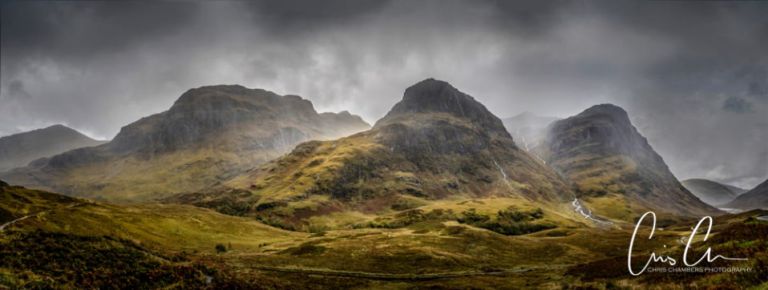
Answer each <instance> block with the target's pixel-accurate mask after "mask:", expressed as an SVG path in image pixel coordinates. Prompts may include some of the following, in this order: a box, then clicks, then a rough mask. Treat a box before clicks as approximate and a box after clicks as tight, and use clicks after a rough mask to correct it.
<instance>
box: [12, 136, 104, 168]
mask: <svg viewBox="0 0 768 290" xmlns="http://www.w3.org/2000/svg"><path fill="white" fill-rule="evenodd" d="M102 143H104V141H97V140H93V139H91V138H90V137H88V136H85V135H83V134H82V133H80V132H78V131H75V130H73V129H71V128H68V127H66V126H63V125H54V126H50V127H47V128H43V129H38V130H33V131H29V132H24V133H19V134H14V135H10V136H5V137H1V138H0V172H3V171H6V170H9V169H12V168H16V167H22V166H25V165H27V164H29V162H31V161H33V160H36V159H39V158H43V157H49V156H52V155H56V154H59V153H62V152H65V151H69V150H72V149H75V148H80V147H88V146H96V145H99V144H102Z"/></svg>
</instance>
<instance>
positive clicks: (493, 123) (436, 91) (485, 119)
mask: <svg viewBox="0 0 768 290" xmlns="http://www.w3.org/2000/svg"><path fill="white" fill-rule="evenodd" d="M430 113H446V114H451V115H453V116H454V117H458V118H462V119H467V120H469V121H471V122H472V123H474V124H476V125H478V126H480V127H482V128H485V129H489V130H501V131H505V130H504V125H502V123H501V120H500V119H499V118H498V117H496V116H495V115H493V113H491V112H490V111H488V109H486V108H485V106H484V105H483V104H481V103H480V102H478V101H477V100H475V99H474V98H473V97H472V96H470V95H467V94H465V93H463V92H461V91H459V90H458V89H456V88H455V87H453V86H452V85H451V84H449V83H448V82H445V81H441V80H436V79H432V78H429V79H426V80H423V81H420V82H418V83H416V84H414V85H412V86H410V87H408V88H407V89H405V93H404V94H403V99H402V100H400V102H398V103H397V104H395V106H394V107H392V109H391V110H390V111H389V113H387V115H386V116H384V118H382V119H381V120H379V121H378V122H377V123H376V125H377V126H379V125H380V124H385V123H390V122H392V121H393V120H398V119H400V118H409V117H411V116H413V115H414V114H430Z"/></svg>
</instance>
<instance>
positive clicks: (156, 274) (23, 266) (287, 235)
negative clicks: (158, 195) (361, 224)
mask: <svg viewBox="0 0 768 290" xmlns="http://www.w3.org/2000/svg"><path fill="white" fill-rule="evenodd" d="M18 190H19V192H16V193H15V194H11V195H9V194H8V192H7V191H6V192H5V194H6V195H5V196H4V197H3V198H4V199H5V200H6V201H8V200H10V199H14V198H16V199H18V198H19V197H24V198H25V199H26V200H27V201H31V202H34V203H37V204H40V206H38V207H28V208H26V209H22V210H20V211H14V210H12V209H8V208H3V210H4V211H7V212H10V217H13V219H10V220H11V221H10V222H8V221H0V222H3V224H4V229H3V231H2V232H0V254H2V256H3V259H2V261H0V285H3V286H4V287H8V288H16V287H21V288H34V287H42V288H47V287H55V288H58V287H64V288H69V287H72V288H115V287H116V288H212V289H213V288H256V289H339V288H384V289H405V288H412V287H414V286H415V287H424V288H428V287H437V288H457V289H461V288H489V289H499V288H501V289H504V288H507V289H521V288H549V289H562V288H566V289H569V288H574V289H576V288H584V287H586V288H589V287H593V288H596V289H603V288H612V287H619V288H621V287H627V288H655V289H675V288H680V289H683V288H688V287H702V288H706V287H708V286H713V285H722V281H728V283H729V284H727V285H733V287H734V288H747V287H755V289H758V288H760V287H765V286H766V284H764V283H765V281H766V280H768V277H766V275H768V271H766V266H765V265H766V264H765V262H766V261H768V258H766V257H768V251H766V247H768V242H766V241H765V239H764V237H765V233H768V222H765V221H762V220H759V219H756V218H754V217H757V216H761V215H764V214H765V213H761V212H751V213H744V214H741V215H731V216H727V217H722V218H718V219H717V221H716V224H717V226H716V227H715V229H714V230H713V231H714V232H715V235H714V236H715V237H718V235H719V233H722V232H729V234H728V235H729V236H730V238H729V239H715V238H712V239H711V241H710V242H708V243H710V244H711V246H712V247H713V248H714V249H716V250H717V251H718V252H719V253H720V252H722V253H724V254H730V255H731V256H739V255H740V254H745V255H747V254H748V255H749V257H750V260H749V261H748V262H746V263H742V264H744V265H748V266H750V267H753V268H754V271H752V272H750V273H748V274H711V275H691V276H686V277H685V279H661V278H659V277H660V276H658V275H645V276H640V277H631V276H630V275H629V274H628V273H627V270H626V251H627V246H628V242H629V238H630V236H631V234H632V227H633V225H631V224H626V223H624V224H622V223H617V224H614V225H612V226H610V227H605V226H598V225H595V224H594V223H590V222H589V221H588V220H586V219H583V218H582V220H579V219H574V218H572V216H575V217H576V218H578V217H579V216H578V214H577V213H575V212H571V213H568V214H563V215H562V216H555V214H553V213H552V212H550V210H547V211H544V216H545V217H549V221H550V222H553V223H555V224H556V227H554V228H549V229H544V230H540V231H536V232H533V233H529V234H522V235H504V234H499V233H497V232H494V231H492V230H489V229H485V228H481V227H478V226H474V225H471V224H468V223H466V222H465V223H461V222H457V221H454V220H439V219H438V220H430V219H426V220H419V221H418V222H414V223H411V224H408V225H405V226H402V227H394V228H349V229H337V230H326V231H318V232H315V233H305V232H294V231H286V230H282V229H278V228H273V227H270V226H267V225H264V224H262V223H260V222H258V221H256V220H254V219H252V218H245V217H235V216H228V215H223V214H220V213H217V212H214V211H212V210H209V209H202V208H198V207H193V206H187V205H174V204H144V205H130V206H118V205H111V204H104V203H95V202H90V201H86V200H75V199H73V200H66V201H64V202H60V203H54V202H50V200H49V197H47V196H44V195H40V193H39V192H35V191H30V192H23V191H20V190H21V189H18ZM6 201H4V203H3V205H9V204H12V202H10V201H8V202H6ZM473 203H474V204H478V205H479V206H478V207H479V208H482V205H490V204H498V203H499V200H482V199H481V200H474V201H473ZM431 206H435V205H431ZM16 208H20V207H16ZM563 208H564V209H568V208H569V207H568V205H567V204H564V205H563ZM24 211H27V212H24ZM571 211H572V209H571ZM481 212H482V211H481ZM686 222H688V221H686ZM689 228H690V225H689V224H687V223H680V224H670V225H665V228H664V230H658V231H657V232H656V236H655V238H654V239H653V240H651V241H643V242H641V243H639V244H638V245H636V249H635V251H636V252H637V253H649V252H650V251H652V250H655V249H664V245H668V246H670V247H673V248H674V249H679V247H680V246H681V245H680V244H679V243H678V242H677V241H679V240H680V238H681V237H685V236H686V235H687V234H689V232H688V231H689V230H690V229H689ZM646 234H647V233H646ZM761 234H762V235H761ZM710 244H707V245H710ZM697 245H699V246H703V245H704V244H703V243H699V244H697ZM667 250H669V251H673V249H667ZM638 260H639V259H638ZM761 263H762V264H761ZM750 275H751V276H750ZM657 278H659V279H657Z"/></svg>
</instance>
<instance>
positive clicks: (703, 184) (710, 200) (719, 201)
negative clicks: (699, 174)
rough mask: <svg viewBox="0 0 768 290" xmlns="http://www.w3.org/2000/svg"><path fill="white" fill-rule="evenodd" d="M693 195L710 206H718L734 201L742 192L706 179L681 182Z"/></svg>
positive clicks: (736, 188) (739, 189)
mask: <svg viewBox="0 0 768 290" xmlns="http://www.w3.org/2000/svg"><path fill="white" fill-rule="evenodd" d="M681 183H682V184H683V186H684V187H685V188H686V189H688V190H689V191H690V192H691V193H693V195H695V196H696V197H698V198H699V199H700V200H701V201H703V202H706V203H707V204H709V205H711V206H720V205H723V204H726V203H728V202H731V201H732V200H734V199H736V197H737V196H739V194H742V193H744V190H743V189H741V188H738V187H735V186H730V185H725V184H722V183H718V182H714V181H712V180H707V179H699V178H693V179H686V180H683V181H682V182H681Z"/></svg>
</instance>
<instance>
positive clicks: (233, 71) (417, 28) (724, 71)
mask: <svg viewBox="0 0 768 290" xmlns="http://www.w3.org/2000/svg"><path fill="white" fill-rule="evenodd" d="M0 9H2V11H1V16H2V19H1V24H2V27H1V28H0V32H1V33H2V34H1V35H0V41H1V42H0V46H1V48H2V50H1V51H0V60H1V61H2V63H1V64H0V73H1V74H0V135H7V134H11V133H16V132H20V131H25V130H29V129H34V128H38V127H43V126H45V125H48V124H53V123H63V124H66V125H69V126H71V127H73V128H76V129H78V130H81V131H83V132H85V133H87V134H89V135H91V136H94V137H97V138H111V137H113V136H114V135H115V134H116V133H117V132H118V130H119V129H120V127H121V126H123V125H126V124H128V123H130V122H132V121H135V120H137V119H139V118H141V117H143V116H147V115H149V114H152V113H157V112H160V111H163V110H166V109H167V108H168V107H169V106H170V105H171V104H172V103H173V101H174V100H175V99H176V98H178V96H179V95H181V93H183V92H184V91H185V90H187V89H189V88H193V87H198V86H203V85H211V84H242V85H244V86H247V87H253V88H264V89H268V90H272V91H275V92H277V93H279V94H298V95H301V96H303V97H304V98H307V99H310V100H312V102H313V103H314V104H315V107H316V108H317V109H318V110H320V111H340V110H349V111H351V112H353V113H356V114H359V115H361V116H363V118H365V119H366V120H367V121H369V122H371V123H373V122H374V121H375V120H376V119H378V118H380V117H381V116H383V115H384V114H385V113H386V112H387V110H389V108H391V106H392V105H393V104H394V103H395V102H396V101H397V100H399V99H400V98H401V96H402V92H403V90H404V89H405V88H406V87H407V86H409V85H410V84H413V83H415V82H417V81H420V80H422V79H425V78H427V77H435V78H438V79H443V80H446V81H448V82H451V83H452V84H453V85H454V86H456V87H457V88H459V89H460V90H462V91H464V92H466V93H469V94H470V95H473V96H474V97H475V98H477V99H478V100H480V101H481V102H483V103H484V104H485V105H486V106H487V107H488V108H489V109H490V110H491V111H493V112H494V113H495V114H496V115H498V116H499V117H508V116H512V115H515V114H517V113H520V112H523V111H531V112H534V113H537V114H540V115H551V116H559V117H565V116H569V115H572V114H576V113H578V112H580V111H581V110H583V109H586V108H587V107H589V106H591V105H594V104H598V103H604V102H610V103H614V104H617V105H620V106H622V107H624V108H625V109H627V110H628V111H629V113H630V115H631V116H632V118H633V121H634V122H635V125H636V126H637V127H638V129H639V130H640V131H641V133H643V134H644V135H645V136H646V137H648V139H649V140H650V142H651V144H652V145H653V146H654V148H656V149H657V151H659V153H660V154H661V155H662V156H663V157H664V158H665V160H666V161H667V163H668V164H669V165H670V167H671V169H672V170H673V172H674V173H675V174H676V175H677V176H678V178H689V177H706V178H712V179H715V180H720V181H726V182H731V183H735V184H737V185H740V186H745V187H751V186H753V185H756V184H757V183H758V182H760V181H762V180H765V178H766V176H768V146H767V145H766V143H768V133H767V132H766V125H767V124H768V54H767V53H766V49H768V17H766V15H768V2H763V3H759V2H740V3H724V2H629V1H600V2H595V1H567V2H558V1H531V2H524V1H418V0H417V1H360V0H350V1H273V2H245V1H238V2H226V1H216V2H214V1H210V2H205V3H203V2H188V1H185V2H154V1H140V2H98V1H51V2H46V1H32V2H19V1H10V2H7V1H6V2H2V4H0Z"/></svg>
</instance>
